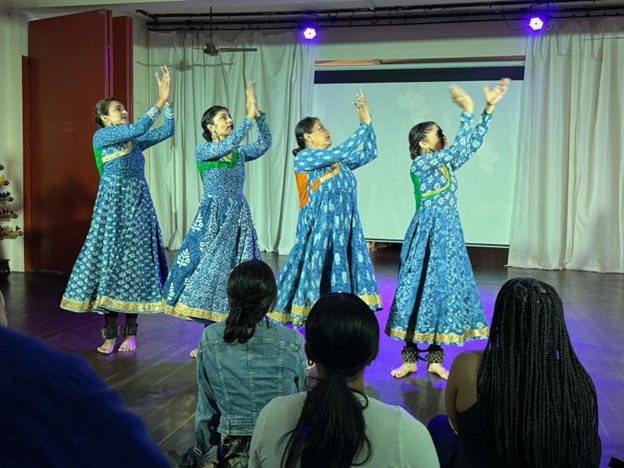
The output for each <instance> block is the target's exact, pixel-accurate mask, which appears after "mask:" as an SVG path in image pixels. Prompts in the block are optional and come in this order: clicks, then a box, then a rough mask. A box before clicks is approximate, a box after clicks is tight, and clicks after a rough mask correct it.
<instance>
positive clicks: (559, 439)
mask: <svg viewBox="0 0 624 468" xmlns="http://www.w3.org/2000/svg"><path fill="white" fill-rule="evenodd" d="M477 382H478V383H477V399H478V402H479V409H480V424H481V430H482V431H483V433H484V437H485V441H486V446H487V447H488V448H490V451H492V452H494V451H495V452H496V453H490V456H491V457H492V459H495V460H496V464H497V465H499V466H510V467H514V466H518V467H520V466H548V467H557V466H579V467H581V466H583V467H590V466H598V463H599V462H600V439H599V438H598V408H597V399H596V390H595V388H594V385H593V382H592V380H591V377H590V376H589V374H588V373H587V371H586V370H585V368H584V367H583V365H582V364H581V362H580V361H579V360H578V358H577V356H576V354H575V352H574V349H573V347H572V343H571V342H570V338H569V336H568V331H567V328H566V325H565V321H564V318H563V303H562V301H561V298H560V297H559V295H558V294H557V292H556V291H555V290H554V288H553V287H552V286H550V285H548V284H546V283H543V282H541V281H539V280H535V279H531V278H516V279H512V280H509V281H507V282H506V283H505V284H504V285H503V287H502V288H501V290H500V292H499V294H498V296H497V298H496V305H495V307H494V314H493V316H492V326H491V328H490V337H489V340H488V344H487V347H486V349H485V351H484V353H483V358H482V361H481V365H480V367H479V374H478V379H477Z"/></svg>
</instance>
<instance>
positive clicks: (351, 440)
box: [279, 293, 379, 468]
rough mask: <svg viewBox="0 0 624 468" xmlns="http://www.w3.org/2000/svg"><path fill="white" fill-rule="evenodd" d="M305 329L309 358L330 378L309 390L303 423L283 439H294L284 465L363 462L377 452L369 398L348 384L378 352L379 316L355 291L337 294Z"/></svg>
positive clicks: (327, 466) (341, 466)
mask: <svg viewBox="0 0 624 468" xmlns="http://www.w3.org/2000/svg"><path fill="white" fill-rule="evenodd" d="M305 331H306V349H307V352H308V357H309V358H311V359H313V360H314V361H315V362H316V363H317V365H318V366H319V368H322V369H324V370H325V374H326V378H325V380H318V381H317V382H316V383H315V385H314V386H313V387H312V388H311V389H310V390H309V391H308V394H307V395H306V399H305V402H304V404H303V409H302V411H301V416H300V417H299V421H297V425H296V426H295V428H294V429H293V431H291V432H289V433H287V434H286V435H285V436H284V437H282V438H281V439H280V441H279V443H280V444H282V443H285V441H286V439H288V442H287V443H286V449H285V451H284V455H283V456H282V462H281V466H282V467H283V468H292V467H294V466H295V465H296V464H297V462H298V461H299V460H300V461H301V468H317V467H321V466H322V467H324V468H346V467H350V466H352V465H358V464H363V463H365V462H366V461H368V460H369V459H370V457H371V455H372V446H371V443H370V440H369V439H368V437H367V436H366V425H365V421H364V414H363V409H364V408H366V406H367V405H368V399H367V398H366V396H365V395H363V394H361V393H360V392H357V391H355V390H352V389H351V388H349V386H348V385H347V383H348V382H349V381H351V380H353V379H354V378H356V377H357V376H358V375H359V373H360V372H362V371H363V369H364V367H365V366H366V365H367V364H370V362H371V361H372V360H373V359H375V357H376V356H377V352H378V350H379V325H378V323H377V319H376V318H375V314H374V313H373V312H372V311H371V309H370V308H369V307H368V306H367V305H366V304H365V303H364V301H362V299H360V298H359V297H357V296H355V295H353V294H348V293H332V294H328V295H327V296H324V297H322V298H321V299H319V300H318V302H317V303H316V304H315V305H314V307H312V310H311V311H310V315H309V316H308V319H307V321H306V328H305ZM356 455H357V458H356Z"/></svg>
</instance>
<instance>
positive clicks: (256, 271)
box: [223, 260, 277, 343]
mask: <svg viewBox="0 0 624 468" xmlns="http://www.w3.org/2000/svg"><path fill="white" fill-rule="evenodd" d="M227 295H228V303H229V304H230V312H229V314H228V316H227V318H226V319H225V332H224V334H223V340H224V341H225V342H226V343H233V342H234V341H238V342H239V343H246V342H247V341H249V339H251V337H253V335H254V333H255V332H256V325H257V324H258V322H260V321H261V320H262V319H263V318H265V317H266V314H267V313H268V312H269V311H270V310H271V309H272V308H273V307H274V306H275V301H276V299H277V284H276V283H275V277H274V276H273V271H272V270H271V268H270V267H269V266H268V265H267V264H266V263H264V262H263V261H262V260H249V261H247V262H243V263H240V264H239V265H238V266H236V268H234V269H233V270H232V273H230V278H229V279H228V285H227ZM267 323H268V322H267Z"/></svg>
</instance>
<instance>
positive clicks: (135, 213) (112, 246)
mask: <svg viewBox="0 0 624 468" xmlns="http://www.w3.org/2000/svg"><path fill="white" fill-rule="evenodd" d="M164 109H165V123H164V125H162V126H161V127H160V128H157V129H155V130H150V128H151V127H152V125H153V124H154V122H155V120H156V119H157V118H158V116H159V115H160V109H159V108H158V107H156V106H154V107H152V108H151V109H150V110H149V111H148V112H147V114H145V115H144V116H143V117H142V118H141V119H140V120H139V121H138V122H137V123H135V124H129V125H121V126H116V127H106V128H101V129H99V130H98V131H97V132H95V135H93V147H94V149H95V151H96V154H100V155H101V158H102V163H103V173H102V175H101V179H100V187H99V189H98V194H97V198H96V200H95V207H94V209H93V218H92V220H91V227H90V228H89V233H88V234H87V239H86V241H85V244H84V246H83V247H82V250H81V251H80V254H79V255H78V259H77V260H76V264H75V265H74V268H73V270H72V273H71V276H70V277H69V282H68V284H67V289H66V290H65V294H64V295H63V299H62V301H61V307H62V308H63V309H66V310H70V311H73V312H103V313H107V312H124V313H133V314H147V313H161V312H163V306H162V284H163V282H164V280H165V277H166V276H167V257H166V256H165V249H164V247H163V242H162V235H161V232H160V226H159V225H158V219H157V218H156V211H155V210H154V205H153V203H152V197H151V195H150V191H149V187H148V186H147V181H146V180H145V171H144V168H145V158H144V157H143V153H142V151H143V150H145V149H147V148H149V147H150V146H153V145H155V144H157V143H159V142H161V141H163V140H165V139H167V138H169V137H171V136H172V135H173V133H174V120H173V109H172V108H171V107H170V106H165V108H164Z"/></svg>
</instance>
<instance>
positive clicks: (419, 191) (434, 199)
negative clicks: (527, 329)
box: [386, 112, 492, 346]
mask: <svg viewBox="0 0 624 468" xmlns="http://www.w3.org/2000/svg"><path fill="white" fill-rule="evenodd" d="M491 119H492V116H491V115H490V114H486V113H484V114H482V115H481V118H480V120H479V123H478V124H477V126H476V127H475V128H474V131H473V128H472V126H473V116H472V114H470V113H467V112H463V113H462V115H461V124H460V129H459V133H458V134H457V136H456V137H455V141H454V142H453V144H452V145H451V146H450V147H449V148H447V149H444V150H441V151H437V152H435V153H427V154H423V155H421V156H418V157H417V158H416V159H415V160H414V162H413V163H412V166H411V170H410V171H411V172H410V174H411V177H412V182H413V183H414V195H415V198H416V213H415V214H414V218H413V219H412V222H411V223H410V226H409V228H408V230H407V234H406V235H405V240H404V242H403V248H402V249H401V266H400V269H399V282H398V287H397V291H396V295H395V297H394V302H393V304H392V309H391V310H390V315H389V317H388V323H387V325H386V333H387V334H388V335H389V336H390V337H392V338H396V339H398V340H402V341H407V342H413V343H430V344H436V345H441V344H447V345H456V346H462V345H463V344H464V342H465V341H468V340H479V339H485V338H487V336H488V333H489V330H488V324H487V319H486V317H485V312H484V311H483V305H482V304H481V298H480V297H479V291H478V289H477V284H476V282H475V279H474V275H473V272H472V267H471V265H470V259H469V258H468V252H467V250H466V244H465V242H464V233H463V230H462V226H461V221H460V219H459V212H458V211H457V179H456V178H455V172H454V171H456V170H457V169H459V168H460V167H461V166H462V165H463V164H465V163H466V162H467V161H468V160H469V158H470V157H471V156H472V155H473V154H474V153H475V152H476V151H477V149H478V148H479V147H480V146H481V144H482V143H483V139H484V137H485V134H486V133H487V130H488V127H489V124H490V120H491Z"/></svg>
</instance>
